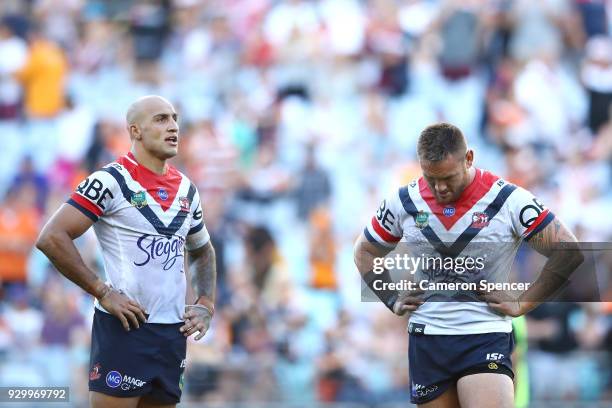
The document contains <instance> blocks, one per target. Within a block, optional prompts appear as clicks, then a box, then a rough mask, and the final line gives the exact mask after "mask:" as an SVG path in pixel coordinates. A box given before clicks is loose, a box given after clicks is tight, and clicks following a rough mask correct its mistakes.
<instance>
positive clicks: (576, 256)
mask: <svg viewBox="0 0 612 408" xmlns="http://www.w3.org/2000/svg"><path fill="white" fill-rule="evenodd" d="M571 262H572V266H573V267H574V268H573V269H574V270H576V269H577V268H578V267H579V266H580V265H582V264H583V263H584V253H583V252H582V250H581V249H579V248H578V249H577V250H576V251H573V253H572V256H571Z"/></svg>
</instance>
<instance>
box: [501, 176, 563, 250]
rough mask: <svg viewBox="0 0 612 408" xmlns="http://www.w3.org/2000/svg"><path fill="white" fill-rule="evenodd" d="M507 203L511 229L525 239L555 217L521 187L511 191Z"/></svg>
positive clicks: (529, 237)
mask: <svg viewBox="0 0 612 408" xmlns="http://www.w3.org/2000/svg"><path fill="white" fill-rule="evenodd" d="M509 205H510V218H511V222H512V230H513V232H514V233H515V234H516V236H518V237H520V238H522V239H525V240H527V241H528V240H529V239H531V237H533V236H534V235H535V234H537V233H538V232H540V231H541V230H543V229H544V227H546V226H547V225H548V224H550V222H551V221H552V220H553V219H554V218H555V215H554V214H553V213H552V212H551V211H550V210H549V209H548V208H546V206H544V204H542V203H541V202H540V201H539V200H538V199H537V198H536V197H534V195H533V194H531V193H530V192H529V191H527V190H525V189H524V188H521V187H518V188H517V189H516V190H515V191H514V192H513V193H512V195H511V196H510V199H509Z"/></svg>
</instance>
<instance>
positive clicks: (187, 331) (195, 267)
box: [180, 241, 217, 341]
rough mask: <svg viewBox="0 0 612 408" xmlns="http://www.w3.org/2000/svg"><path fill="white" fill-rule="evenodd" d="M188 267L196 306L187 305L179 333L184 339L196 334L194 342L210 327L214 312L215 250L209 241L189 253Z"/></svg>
mask: <svg viewBox="0 0 612 408" xmlns="http://www.w3.org/2000/svg"><path fill="white" fill-rule="evenodd" d="M189 266H190V269H191V270H192V272H193V277H192V279H191V285H192V287H193V289H194V291H195V295H196V299H197V300H196V304H195V305H187V306H186V307H185V314H184V315H183V319H184V320H185V324H184V325H183V326H181V328H180V331H181V332H182V333H183V335H184V336H185V337H189V336H191V335H192V334H195V333H198V335H197V336H195V337H194V340H196V341H197V340H200V339H201V338H202V337H204V335H205V334H206V332H207V331H208V328H209V326H210V320H211V319H212V315H213V313H214V311H215V288H216V282H217V267H216V258H215V249H214V248H213V246H212V244H211V243H210V241H208V242H207V243H206V244H205V245H203V246H202V247H200V248H198V249H194V250H192V251H189Z"/></svg>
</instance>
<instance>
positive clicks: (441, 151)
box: [354, 123, 583, 408]
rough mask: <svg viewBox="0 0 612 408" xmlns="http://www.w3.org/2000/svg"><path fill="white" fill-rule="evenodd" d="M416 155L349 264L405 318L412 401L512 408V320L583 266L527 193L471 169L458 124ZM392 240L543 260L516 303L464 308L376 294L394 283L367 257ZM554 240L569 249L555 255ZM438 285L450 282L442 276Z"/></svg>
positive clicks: (381, 252) (435, 128) (427, 140)
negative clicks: (527, 252)
mask: <svg viewBox="0 0 612 408" xmlns="http://www.w3.org/2000/svg"><path fill="white" fill-rule="evenodd" d="M417 154H418V158H419V162H420V166H421V170H422V173H423V176H422V177H421V178H419V179H418V180H414V181H413V182H411V183H410V184H409V185H407V186H404V187H401V188H400V189H399V190H397V191H396V193H395V194H393V195H392V196H391V197H389V198H388V199H386V200H384V201H383V202H382V204H381V206H380V208H379V209H378V211H377V213H376V214H375V215H374V217H372V220H371V221H370V223H368V225H367V227H366V228H365V229H364V231H363V233H362V234H361V235H360V237H359V238H358V239H357V242H356V244H355V253H354V255H355V263H356V265H357V268H358V269H359V271H360V273H361V275H362V277H363V279H364V281H365V282H366V283H367V284H368V286H369V287H370V288H371V289H372V290H373V291H374V293H375V294H376V295H377V296H378V297H379V298H380V299H381V300H382V301H383V303H384V304H385V305H386V306H387V307H388V308H389V309H390V310H391V311H392V312H394V313H396V314H397V315H404V314H406V313H409V314H410V319H409V324H408V332H409V346H408V358H409V373H410V379H411V402H412V403H415V404H417V405H418V406H419V407H423V408H447V407H448V408H450V407H459V406H460V407H463V408H480V407H497V408H512V407H513V406H514V401H513V400H514V387H513V378H514V373H513V371H512V363H511V360H510V356H511V353H512V349H513V337H512V323H511V322H512V317H517V316H521V315H524V314H525V313H527V312H529V311H531V310H532V309H534V308H535V307H536V306H537V305H538V304H540V303H541V302H542V301H544V300H546V299H549V298H550V296H551V295H552V294H554V293H555V292H556V291H557V290H559V289H560V288H562V287H563V286H564V285H565V283H566V282H567V279H568V277H569V275H570V274H571V273H572V272H573V271H574V269H575V268H576V267H577V266H578V265H580V264H581V263H582V261H583V256H582V253H581V252H580V251H579V249H578V246H577V242H576V238H575V237H574V235H573V234H572V233H571V232H570V231H569V230H568V229H567V228H566V227H565V226H564V225H563V223H562V222H561V221H560V220H559V219H558V218H556V217H555V216H554V215H553V213H552V212H551V211H550V210H549V209H547V208H546V207H545V206H544V205H542V204H541V203H540V202H539V201H538V200H537V199H536V198H535V197H534V196H533V195H532V194H531V193H529V192H528V191H526V190H525V189H523V188H520V187H517V186H515V185H513V184H510V183H508V182H506V181H505V180H503V179H501V178H499V177H497V176H495V175H493V174H491V173H490V172H488V171H485V170H482V169H478V168H475V167H474V166H473V165H472V164H473V161H474V152H473V151H472V150H470V149H468V147H467V143H466V140H465V138H464V136H463V134H462V132H461V131H460V130H459V129H458V128H457V127H455V126H453V125H450V124H446V123H440V124H435V125H432V126H429V127H427V128H425V129H424V130H423V131H422V132H421V135H420V137H419V140H418V145H417ZM400 241H401V242H402V243H403V244H404V245H406V247H408V248H410V247H418V246H421V247H426V248H428V249H429V250H430V251H432V253H437V254H438V255H439V256H444V257H448V256H451V257H459V256H464V255H466V253H469V251H471V250H473V249H474V248H476V245H477V244H480V245H481V248H480V249H482V246H483V245H485V244H487V243H488V244H490V245H489V247H487V248H489V249H490V250H492V251H494V250H495V248H502V249H501V250H500V251H504V252H503V253H501V252H500V251H498V253H491V254H489V255H491V256H490V257H489V259H490V261H491V262H494V263H495V262H498V261H499V260H500V259H504V258H505V259H508V258H509V259H510V261H511V260H512V259H513V258H514V257H515V255H516V251H517V249H518V247H519V245H520V243H521V242H522V241H526V242H527V243H528V244H529V245H530V246H531V247H532V248H534V249H535V250H537V251H538V252H540V253H541V254H543V255H545V256H546V257H548V259H547V262H546V264H545V266H544V267H543V270H542V271H541V273H540V275H539V276H538V278H537V279H536V280H535V282H533V283H532V284H531V285H530V286H529V289H527V290H526V291H525V292H523V293H522V294H521V295H520V296H519V297H518V299H515V300H512V298H511V297H509V296H508V294H504V293H497V292H491V293H479V294H476V295H475V297H474V298H469V299H468V301H464V302H459V301H447V302H439V301H429V300H430V299H431V298H427V296H426V294H424V293H402V294H400V293H398V292H397V291H393V290H388V289H387V290H374V286H375V285H373V282H374V281H376V280H382V281H383V282H392V280H391V276H390V273H389V271H388V270H385V271H383V272H382V273H381V272H380V271H379V272H378V273H374V271H373V264H374V259H375V258H377V257H382V256H385V255H386V254H388V253H389V252H390V251H391V250H393V249H395V247H396V245H397V244H398V243H399V242H400ZM559 243H564V244H563V245H565V246H566V248H567V250H557V249H558V248H557V246H558V245H559ZM502 244H503V245H502ZM398 249H399V248H398ZM477 249H478V248H477ZM491 262H489V264H488V265H487V264H485V272H486V269H487V267H492V265H491ZM510 265H511V262H509V263H508V265H506V266H507V269H508V271H509V269H510ZM493 266H495V267H499V266H500V265H498V264H495V265H493ZM502 269H503V268H502ZM455 275H456V274H455ZM437 278H438V279H441V280H442V281H445V280H448V279H455V278H457V276H453V274H452V273H450V274H446V273H443V274H440V275H439V276H437ZM379 283H380V282H379ZM376 287H379V288H380V287H381V285H380V284H379V285H376ZM424 300H425V301H424Z"/></svg>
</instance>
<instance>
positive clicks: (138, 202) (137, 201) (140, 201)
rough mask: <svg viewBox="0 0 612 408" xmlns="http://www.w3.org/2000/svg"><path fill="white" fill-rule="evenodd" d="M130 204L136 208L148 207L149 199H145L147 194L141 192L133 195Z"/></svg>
mask: <svg viewBox="0 0 612 408" xmlns="http://www.w3.org/2000/svg"><path fill="white" fill-rule="evenodd" d="M130 204H132V205H133V206H134V207H136V208H142V207H144V206H145V205H147V197H145V192H144V191H139V192H137V193H132V197H131V198H130Z"/></svg>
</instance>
